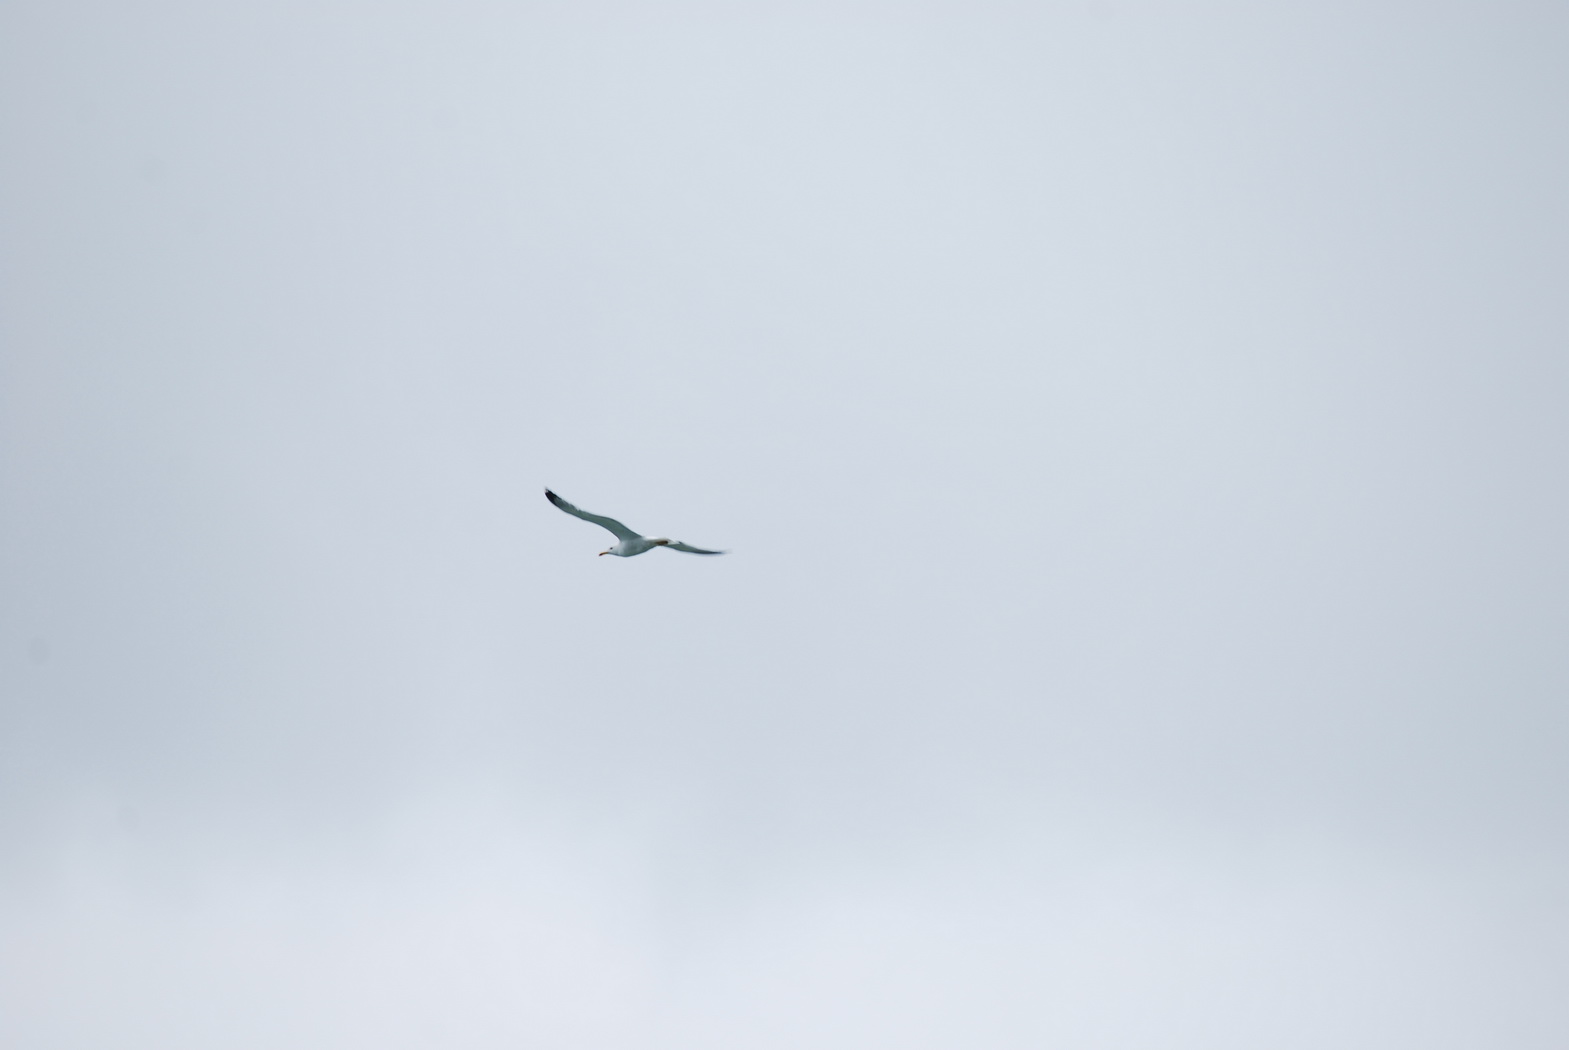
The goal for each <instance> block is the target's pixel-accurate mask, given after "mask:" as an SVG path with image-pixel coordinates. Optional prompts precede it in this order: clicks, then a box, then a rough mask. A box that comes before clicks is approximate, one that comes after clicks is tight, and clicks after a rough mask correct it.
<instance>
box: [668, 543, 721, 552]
mask: <svg viewBox="0 0 1569 1050" xmlns="http://www.w3.org/2000/svg"><path fill="white" fill-rule="evenodd" d="M665 546H667V547H669V548H670V549H671V550H673V551H686V552H687V553H688V554H723V553H724V551H705V550H704V549H703V548H701V547H694V546H692V545H691V544H690V543H667V544H665Z"/></svg>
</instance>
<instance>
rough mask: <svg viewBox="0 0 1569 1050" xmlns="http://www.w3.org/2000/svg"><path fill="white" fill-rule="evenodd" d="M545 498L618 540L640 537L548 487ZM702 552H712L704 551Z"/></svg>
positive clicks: (615, 521)
mask: <svg viewBox="0 0 1569 1050" xmlns="http://www.w3.org/2000/svg"><path fill="white" fill-rule="evenodd" d="M545 498H546V499H548V500H549V501H550V502H552V503H554V504H555V505H556V507H557V509H559V510H564V511H566V512H567V513H568V514H570V515H572V516H573V517H574V518H582V519H583V520H584V521H592V522H593V523H594V524H595V525H598V526H599V527H600V528H602V529H609V530H610V531H611V532H612V533H614V534H615V537H616V539H618V540H635V539H639V538H640V537H639V536H638V534H637V533H635V532H633V531H632V530H631V529H629V528H627V527H626V526H625V525H623V524H621V523H620V522H619V521H617V520H616V519H615V518H607V517H605V516H604V515H603V514H590V513H589V512H588V511H586V510H578V509H577V508H576V507H574V506H573V505H572V504H570V503H568V502H567V501H566V500H564V499H562V498H561V497H560V496H558V495H556V494H555V493H554V492H551V491H550V490H549V489H546V490H545ZM704 553H712V552H711V551H705V552H704Z"/></svg>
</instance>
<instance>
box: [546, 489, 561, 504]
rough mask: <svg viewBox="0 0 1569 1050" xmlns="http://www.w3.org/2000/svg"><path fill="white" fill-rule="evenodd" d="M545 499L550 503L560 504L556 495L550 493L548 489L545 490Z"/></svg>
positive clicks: (559, 498) (559, 499)
mask: <svg viewBox="0 0 1569 1050" xmlns="http://www.w3.org/2000/svg"><path fill="white" fill-rule="evenodd" d="M545 498H546V499H548V500H549V501H550V502H552V503H560V502H561V497H560V496H558V495H556V494H555V493H554V492H551V491H550V490H549V489H546V490H545Z"/></svg>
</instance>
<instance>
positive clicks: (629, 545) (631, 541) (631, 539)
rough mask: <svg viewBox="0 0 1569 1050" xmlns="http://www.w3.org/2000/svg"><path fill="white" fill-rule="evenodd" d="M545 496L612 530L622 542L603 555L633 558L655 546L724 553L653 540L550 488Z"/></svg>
mask: <svg viewBox="0 0 1569 1050" xmlns="http://www.w3.org/2000/svg"><path fill="white" fill-rule="evenodd" d="M545 498H546V499H548V500H549V501H550V502H552V503H554V504H555V505H556V507H557V508H558V509H560V510H564V511H566V512H567V513H568V514H570V515H572V516H573V517H574V518H582V519H583V520H584V521H592V522H593V523H594V524H595V525H598V526H599V527H600V528H603V529H609V530H610V532H611V534H612V535H614V536H615V538H616V539H617V540H619V541H620V542H619V543H617V544H616V545H615V546H614V547H611V548H610V549H609V550H607V551H600V552H599V554H600V556H601V557H603V556H605V555H606V554H614V555H615V556H616V557H618V558H631V557H634V556H635V555H638V554H642V553H643V552H644V551H651V550H653V549H654V548H655V547H669V548H670V549H671V550H673V551H686V552H687V553H688V554H723V553H724V551H705V550H704V549H703V548H701V547H694V546H692V545H691V544H690V543H679V542H677V541H675V540H667V539H657V540H651V539H649V538H648V537H647V536H639V535H638V534H637V533H635V532H633V531H632V530H631V529H629V528H627V527H626V526H625V525H623V524H621V523H620V522H619V521H617V520H616V519H615V518H607V517H605V516H604V515H603V514H590V513H589V512H588V511H586V510H578V509H577V508H576V507H574V506H573V505H572V504H570V503H568V502H567V501H566V500H564V499H562V498H561V497H560V496H558V495H556V494H555V493H554V492H551V491H550V490H549V489H546V490H545Z"/></svg>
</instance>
